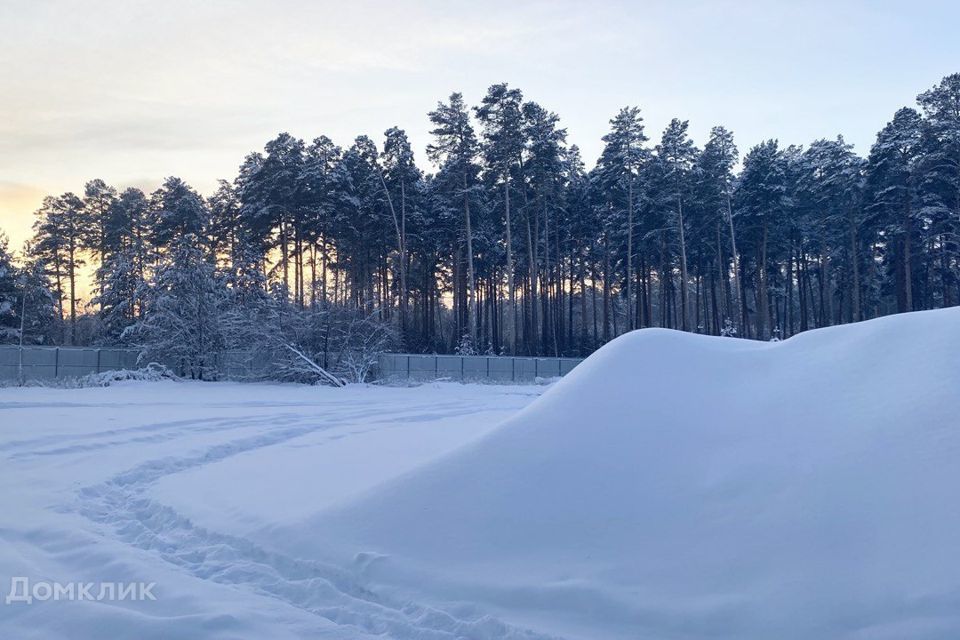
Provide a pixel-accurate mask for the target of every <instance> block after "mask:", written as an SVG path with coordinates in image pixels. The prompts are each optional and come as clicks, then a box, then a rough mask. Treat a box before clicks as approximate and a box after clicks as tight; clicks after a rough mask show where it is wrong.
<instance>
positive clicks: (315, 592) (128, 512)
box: [76, 403, 546, 640]
mask: <svg viewBox="0 0 960 640" xmlns="http://www.w3.org/2000/svg"><path fill="white" fill-rule="evenodd" d="M451 404H453V403H451ZM438 408H439V407H438V405H437V404H429V405H420V406H416V405H408V406H406V407H405V408H404V409H402V410H401V413H400V414H399V415H395V416H392V418H391V419H390V420H389V421H388V420H383V419H382V415H381V413H380V412H379V411H378V410H373V409H366V410H362V411H354V412H350V413H347V414H346V415H344V414H343V413H339V412H338V414H337V415H336V416H335V418H331V419H329V420H319V421H317V420H316V419H315V418H311V417H309V416H300V420H289V419H288V420H287V421H286V426H282V427H279V428H278V427H277V426H276V418H280V417H281V416H273V417H272V418H273V419H271V417H270V416H261V417H259V418H257V420H259V421H260V422H264V423H269V427H268V430H267V431H266V432H263V433H260V434H256V435H252V436H248V437H244V438H239V439H236V440H233V441H230V442H226V443H222V444H217V445H213V446H210V447H208V448H206V449H204V450H201V451H195V452H192V453H187V454H185V455H181V456H168V457H164V458H159V459H155V460H149V461H146V462H144V463H142V464H139V465H137V466H135V467H133V468H131V469H129V470H127V471H124V472H122V473H119V474H117V475H115V476H113V477H112V478H110V479H109V480H107V481H106V482H103V483H101V484H98V485H95V486H92V487H87V488H85V489H82V490H81V491H80V492H79V502H78V505H77V507H76V508H77V510H78V511H79V512H80V513H81V514H82V515H84V516H85V517H87V518H88V519H90V520H91V521H93V522H94V523H97V524H99V525H101V526H103V527H105V528H106V529H107V530H108V531H110V532H112V534H113V536H114V537H116V538H118V539H119V540H121V541H123V542H125V543H127V544H130V545H132V546H134V547H137V548H139V549H143V550H146V551H150V552H153V553H156V554H158V555H159V556H160V557H161V558H162V559H163V560H164V561H166V562H168V563H170V564H172V565H174V566H176V567H178V568H180V569H181V570H183V571H186V572H187V573H189V574H191V575H193V576H195V577H197V578H200V579H203V580H209V581H213V582H217V583H220V584H227V585H233V586H237V587H241V588H244V589H247V590H249V591H252V592H254V593H257V594H260V595H263V596H265V597H270V598H275V599H277V600H280V601H283V602H285V603H287V604H289V605H291V606H294V607H297V608H299V609H301V610H304V611H307V612H310V613H312V614H314V615H317V616H320V617H322V618H325V619H327V620H329V621H331V622H334V623H336V624H338V625H343V626H346V627H348V628H353V629H356V630H358V631H361V632H363V633H368V634H375V635H384V636H386V637H390V638H395V639H403V640H407V639H422V640H454V639H471V640H544V639H545V638H546V636H543V635H539V634H535V633H532V632H529V631H525V630H522V629H518V628H516V627H513V626H510V625H508V624H506V623H504V622H502V621H499V620H497V619H495V618H493V617H491V616H488V615H483V614H480V613H477V614H476V615H472V616H471V617H469V618H465V617H462V616H460V617H458V616H453V615H451V614H449V613H448V612H446V611H443V610H440V609H437V608H434V607H430V606H424V605H420V604H417V603H413V602H391V601H389V600H388V599H386V598H384V597H382V596H380V595H378V594H376V593H374V592H372V591H370V590H368V589H366V588H365V587H364V586H363V585H362V584H361V583H360V581H359V580H358V579H357V578H356V577H355V576H354V574H353V572H352V571H350V570H349V569H345V568H341V567H337V566H333V565H329V564H324V563H319V562H315V561H307V560H300V559H296V558H292V557H289V556H286V555H283V554H279V553H275V552H272V551H267V550H266V549H264V548H262V547H260V546H258V545H256V544H255V543H253V542H251V541H250V540H247V539H245V538H241V537H237V536H231V535H226V534H222V533H218V532H215V531H211V530H209V529H206V528H204V527H200V526H197V525H194V524H193V523H192V522H191V521H190V520H189V519H187V518H186V517H184V516H183V515H181V514H179V513H178V512H176V511H175V510H174V509H172V508H171V507H169V506H166V505H163V504H160V503H159V502H157V501H155V500H152V499H150V498H149V497H147V496H146V495H145V494H146V491H147V489H148V488H149V487H150V486H151V485H152V484H154V483H155V482H156V481H158V480H159V479H161V478H163V477H165V476H168V475H171V474H175V473H179V472H182V471H185V470H187V469H193V468H197V467H202V466H204V465H207V464H211V463H214V462H218V461H220V460H224V459H226V458H229V457H232V456H235V455H239V454H242V453H246V452H249V451H254V450H257V449H261V448H264V447H269V446H273V445H277V444H282V443H284V442H288V441H290V440H293V439H295V438H299V437H301V436H304V435H307V434H310V433H313V432H316V431H324V430H328V429H332V428H335V427H338V426H341V425H343V424H344V423H350V422H352V421H363V420H369V419H371V418H381V419H380V420H375V421H374V422H375V423H380V424H381V425H389V424H392V423H396V422H398V421H400V422H418V421H423V420H431V421H432V420H436V419H438V418H441V417H455V416H457V415H463V414H465V413H474V412H475V411H476V409H473V410H468V409H466V408H464V407H463V406H462V405H458V408H459V410H450V411H441V410H438ZM284 417H285V418H289V416H288V415H284ZM306 419H309V420H310V421H309V422H307V423H305V424H298V422H300V421H302V420H306ZM376 428H383V427H382V426H381V427H374V428H373V429H370V430H374V429H376ZM127 442H130V441H129V440H128V441H127Z"/></svg>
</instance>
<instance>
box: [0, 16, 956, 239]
mask: <svg viewBox="0 0 960 640" xmlns="http://www.w3.org/2000/svg"><path fill="white" fill-rule="evenodd" d="M201 4H202V6H199V5H201ZM195 5H196V6H195ZM957 24H960V3H951V2H937V1H923V2H860V1H842V0H841V1H837V2H802V1H800V2H773V1H769V2H761V1H753V0H742V1H739V2H724V1H714V2H705V1H704V2H701V1H692V0H691V1H675V2H594V3H593V4H589V5H588V4H587V3H585V2H563V1H554V2H522V1H518V0H513V1H512V2H501V1H499V0H496V1H484V2H481V1H475V2H455V1H448V2H432V1H426V2H415V3H414V2H410V3H401V2H378V1H367V2H362V1H360V2H357V1H354V2H336V3H334V2H308V1H303V2H295V1H293V0H274V1H272V2H267V1H262V2H261V1H257V2H253V1H250V2H242V1H234V2H225V1H216V0H214V1H207V2H204V3H194V2H182V1H177V0H174V1H170V0H168V1H165V2H156V1H144V0H123V1H121V0H116V1H113V0H111V1H94V0H88V1H85V2H73V1H68V0H61V1H56V0H46V1H45V0H4V1H3V2H2V4H0V87H2V88H3V97H2V100H0V229H3V230H6V231H7V233H8V234H9V235H10V236H11V237H12V240H13V243H14V245H15V246H19V244H20V242H21V241H22V240H23V239H24V238H25V237H26V235H27V234H28V232H29V225H30V223H31V216H32V212H33V210H34V209H36V207H37V206H38V205H39V203H40V200H41V198H42V196H43V195H44V194H45V193H60V192H63V191H67V190H73V191H80V190H81V189H82V187H83V183H84V182H85V181H86V180H87V179H89V178H93V177H100V178H103V179H104V180H106V181H107V182H109V183H111V184H115V185H118V186H129V185H136V186H141V187H144V188H153V187H155V186H156V185H157V184H158V183H159V182H160V180H162V179H163V178H164V177H165V176H168V175H174V174H175V175H179V176H181V177H183V178H184V179H185V180H187V181H188V182H190V183H191V184H193V185H195V186H196V187H197V188H198V189H199V190H200V191H201V192H204V193H208V192H210V191H211V190H212V188H213V186H214V184H215V181H216V179H217V178H232V177H233V176H234V175H235V172H236V168H237V166H238V165H239V163H240V161H241V160H242V158H243V156H244V155H245V154H246V153H248V152H249V151H252V150H254V149H259V148H261V147H262V145H263V143H264V142H266V141H267V140H268V139H269V138H271V137H273V136H274V135H275V134H276V133H278V132H280V131H289V132H291V133H293V134H294V135H297V136H300V137H304V138H313V137H316V136H318V135H320V134H325V135H328V136H330V137H332V138H333V139H334V140H335V141H336V142H337V143H339V144H341V145H344V146H346V145H348V144H349V143H350V142H351V141H352V139H353V138H354V137H355V136H356V135H358V134H361V133H365V134H368V135H371V136H373V137H375V139H378V140H379V139H380V136H381V134H382V132H383V131H384V130H385V129H387V128H388V127H390V126H393V125H398V126H400V127H402V128H404V129H406V130H407V132H408V133H409V134H410V136H411V138H412V140H413V142H414V144H415V148H416V150H417V152H418V160H419V162H420V163H421V165H423V166H424V167H427V162H426V158H425V157H424V154H423V148H424V146H425V145H426V143H427V142H428V139H429V135H428V130H429V125H428V123H427V119H426V113H427V111H429V110H430V109H432V108H433V107H434V105H435V103H436V101H437V100H439V99H443V98H445V97H446V96H447V95H449V93H450V92H452V91H462V92H463V93H464V95H465V97H466V98H467V100H468V101H470V102H471V103H476V102H477V101H478V100H479V99H480V97H481V96H482V95H483V93H484V91H485V89H486V87H487V86H488V85H490V84H492V83H495V82H508V83H510V84H511V85H512V86H516V87H519V88H521V89H522V90H523V91H524V93H525V95H526V96H527V97H528V98H529V99H533V100H536V101H538V102H540V103H541V104H542V105H543V106H545V107H547V108H549V109H551V110H553V111H556V112H557V113H558V114H559V115H560V117H561V120H562V124H563V126H565V127H566V128H567V129H568V132H569V140H570V141H571V142H574V143H576V144H578V145H580V147H581V149H582V150H583V154H584V158H585V160H586V161H587V163H588V164H591V163H592V162H593V161H594V160H595V159H596V156H597V155H598V154H599V152H600V145H601V142H600V137H601V136H602V135H603V134H604V133H605V131H606V128H607V122H608V120H609V118H610V117H611V116H612V115H613V114H614V113H615V112H616V111H617V110H618V109H619V108H620V107H621V106H624V105H638V106H640V107H641V109H642V110H643V114H644V117H645V119H646V123H647V133H648V135H649V136H650V137H651V138H652V139H653V141H655V140H656V139H657V138H659V135H660V132H661V131H662V129H663V127H664V126H665V125H666V123H667V122H668V121H669V120H670V118H672V117H680V118H684V119H689V120H690V130H691V133H692V135H693V137H694V138H695V140H696V141H697V142H698V143H701V142H702V141H703V139H704V137H705V135H706V133H707V132H708V131H709V129H710V127H711V126H713V125H715V124H723V125H725V126H726V127H728V128H729V129H732V130H733V131H734V133H735V135H736V138H737V142H738V145H739V146H740V148H741V150H746V149H747V148H748V147H749V146H751V145H754V144H756V143H758V142H760V141H761V140H763V139H766V138H769V137H775V138H778V139H779V140H780V141H781V142H782V143H784V144H791V143H796V144H806V143H809V142H811V141H812V140H814V139H816V138H820V137H834V136H836V135H837V134H838V133H842V134H843V135H844V136H845V137H846V138H847V139H848V140H849V141H851V142H853V143H854V144H855V145H856V148H857V150H858V151H859V152H861V153H864V154H865V153H866V152H867V151H868V150H869V146H870V144H871V142H872V140H873V137H874V135H875V134H876V132H877V130H878V129H879V128H880V127H882V126H883V125H884V124H885V123H886V122H887V121H888V120H889V119H890V117H891V115H892V114H893V112H894V111H895V110H896V109H897V108H898V107H900V106H903V105H907V104H912V103H913V100H914V98H915V96H916V94H917V93H919V92H920V91H922V90H924V89H926V88H928V87H930V86H932V85H933V84H935V83H936V82H937V81H939V79H940V78H941V77H943V76H944V75H947V74H949V73H953V72H957V71H960V39H958V38H957V37H956V26H957Z"/></svg>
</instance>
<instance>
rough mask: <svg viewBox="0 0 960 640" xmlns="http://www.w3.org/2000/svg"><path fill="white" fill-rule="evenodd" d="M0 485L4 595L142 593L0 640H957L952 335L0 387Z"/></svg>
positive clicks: (43, 619) (959, 394)
mask: <svg viewBox="0 0 960 640" xmlns="http://www.w3.org/2000/svg"><path fill="white" fill-rule="evenodd" d="M541 394H542V396H541V397H540V398H539V399H537V396H540V395H541ZM0 459H2V462H0V487H2V493H0V580H3V581H4V582H2V583H0V597H2V595H4V594H3V593H2V592H4V591H7V590H8V589H7V588H8V587H9V577H11V576H22V577H28V578H29V579H30V580H31V581H33V582H39V581H49V582H58V583H71V582H98V583H100V582H124V583H131V582H147V583H150V582H155V583H156V584H157V586H156V588H155V590H154V593H155V595H156V597H157V599H156V600H147V601H136V602H131V601H110V600H103V601H89V600H83V601H77V600H72V601H63V600H61V601H56V602H54V601H46V602H34V603H33V604H26V603H23V602H14V603H11V604H3V601H2V600H0V638H7V637H10V638H61V637H62V638H94V637H96V638H102V637H137V638H343V639H346V638H365V637H381V638H383V637H386V638H397V639H407V638H425V639H435V638H436V639H440V638H471V639H477V640H493V639H499V638H529V639H533V638H571V639H583V640H586V639H588V638H589V639H597V638H610V639H621V638H622V639H626V638H631V639H635V638H650V639H654V638H656V639H660V638H684V639H687V638H689V639H694V638H724V639H731V640H732V639H758V640H759V639H761V638H764V639H766V638H779V639H788V640H789V639H794V638H795V639H797V640H800V639H801V638H802V639H808V638H844V639H847V638H848V639H851V640H853V639H857V640H863V639H877V640H879V639H885V640H886V639H890V640H892V639H894V638H911V639H926V640H933V639H944V640H946V639H948V638H950V639H955V638H957V637H960V542H958V540H960V309H950V310H944V311H936V312H924V313H916V314H909V315H904V316H897V317H890V318H884V319H881V320H876V321H871V322H868V323H861V324H858V325H850V326H844V327H836V328H831V329H826V330H820V331H814V332H809V333H806V334H803V335H801V336H798V337H796V338H792V339H790V340H787V341H784V342H782V343H776V344H765V343H755V342H747V341H739V340H732V339H720V338H708V337H702V336H694V335H689V334H680V333H676V332H668V331H659V330H647V331H641V332H635V333H633V334H629V335H627V336H624V337H621V338H620V339H618V340H616V341H614V342H613V343H611V344H610V345H607V346H606V347H604V348H603V349H602V350H600V351H599V352H598V353H597V354H595V355H594V356H593V357H591V358H590V359H589V360H588V361H587V362H585V363H584V364H582V365H581V366H580V367H578V368H577V369H576V370H575V371H574V372H573V373H572V374H570V375H569V376H567V377H566V378H564V379H563V380H562V381H560V382H558V383H556V384H554V385H553V386H551V387H549V388H547V389H546V390H544V388H543V387H521V386H501V387H498V386H484V385H457V384H434V385H424V386H421V387H415V388H378V387H359V386H358V387H350V388H347V389H342V390H338V389H324V388H309V387H297V386H288V385H234V384H199V383H197V384H192V383H174V382H164V383H123V384H120V385H117V386H113V387H109V388H104V389H80V390H52V389H23V390H17V389H5V390H0Z"/></svg>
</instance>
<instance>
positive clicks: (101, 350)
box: [97, 349, 103, 373]
mask: <svg viewBox="0 0 960 640" xmlns="http://www.w3.org/2000/svg"><path fill="white" fill-rule="evenodd" d="M101 353H103V349H97V373H100V354H101Z"/></svg>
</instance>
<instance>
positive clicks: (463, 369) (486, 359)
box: [0, 345, 582, 382]
mask: <svg viewBox="0 0 960 640" xmlns="http://www.w3.org/2000/svg"><path fill="white" fill-rule="evenodd" d="M138 355H139V352H138V351H137V350H136V349H111V348H102V349H100V348H93V347H87V348H84V347H38V346H26V347H24V348H23V377H24V379H25V380H51V379H55V378H72V377H79V376H84V375H87V374H91V373H101V372H103V371H110V370H121V369H136V368H137V366H138V365H137V356H138ZM214 360H215V362H214V366H215V367H216V368H217V369H218V370H219V371H220V374H221V376H222V378H225V379H233V380H243V379H251V378H255V377H256V376H255V375H254V374H255V373H256V372H257V371H260V370H262V369H263V368H264V367H265V363H264V362H261V361H259V359H258V358H257V357H255V356H254V354H251V353H247V352H242V351H227V352H224V353H220V354H217V356H216V357H215V359H214ZM580 362H582V359H580V358H521V357H516V358H514V357H509V356H444V355H420V354H405V353H385V354H382V355H380V357H379V359H378V372H377V373H378V377H379V378H381V379H386V380H390V379H408V380H438V379H449V380H466V381H469V380H489V381H494V382H496V381H499V382H533V381H534V380H535V379H536V378H555V377H558V376H563V375H566V374H567V373H569V372H570V371H572V370H573V368H574V367H575V366H577V365H578V364H580ZM169 364H171V365H172V364H173V363H169ZM171 368H173V369H174V370H176V368H177V367H176V366H171ZM19 370H20V348H19V347H17V346H12V345H10V346H6V345H5V346H0V380H16V379H17V378H18V376H19ZM178 373H182V372H178Z"/></svg>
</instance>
